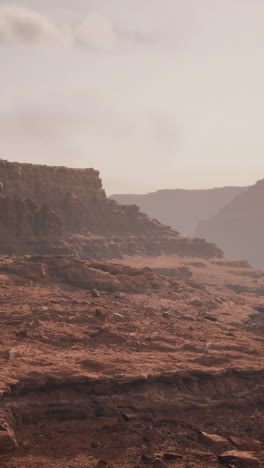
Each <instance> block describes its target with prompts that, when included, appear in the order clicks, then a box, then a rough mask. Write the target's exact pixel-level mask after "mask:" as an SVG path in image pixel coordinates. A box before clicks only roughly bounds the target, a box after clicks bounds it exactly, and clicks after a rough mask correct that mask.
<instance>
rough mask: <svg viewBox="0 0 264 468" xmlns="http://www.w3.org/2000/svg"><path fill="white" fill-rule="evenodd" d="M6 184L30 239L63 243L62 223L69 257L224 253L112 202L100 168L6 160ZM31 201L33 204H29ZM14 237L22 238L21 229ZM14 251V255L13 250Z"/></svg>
mask: <svg viewBox="0 0 264 468" xmlns="http://www.w3.org/2000/svg"><path fill="white" fill-rule="evenodd" d="M0 181H1V182H2V183H3V187H4V193H5V195H6V197H7V198H8V199H12V200H14V197H16V200H17V201H16V202H13V203H16V204H17V213H18V214H17V216H18V217H19V219H21V220H22V221H21V222H20V221H19V223H18V224H19V226H20V224H21V226H22V225H23V232H24V234H25V235H24V237H25V238H26V239H27V240H31V239H32V235H33V234H34V235H35V236H36V233H37V237H38V238H42V237H43V239H45V240H47V241H50V238H52V239H54V238H56V239H59V237H60V234H61V225H62V239H63V246H64V248H65V252H64V254H65V253H67V252H68V253H71V254H72V255H76V256H79V257H82V258H120V257H122V256H123V255H142V254H146V255H161V254H163V253H167V254H169V253H176V254H177V255H188V256H198V257H204V258H210V257H214V256H215V257H221V256H222V255H223V254H222V252H221V250H220V249H218V248H217V247H216V246H215V245H214V244H209V243H208V242H205V241H203V240H198V239H189V238H184V237H181V236H180V235H179V233H178V232H176V231H172V230H171V228H170V227H168V226H165V225H163V224H161V223H160V222H159V221H157V220H155V219H151V218H149V217H148V216H147V215H145V214H144V213H141V212H140V210H139V208H138V207H137V206H136V205H131V206H126V205H119V204H118V203H117V202H115V201H113V200H110V199H109V198H107V197H106V194H105V192H104V190H103V188H102V182H101V179H100V178H99V172H98V171H95V170H94V169H70V168H66V167H49V166H40V165H33V164H20V163H10V162H8V161H3V160H0ZM28 199H30V200H33V202H32V201H30V202H29V201H26V202H25V201H24V200H28ZM43 205H44V206H43ZM19 206H20V207H21V211H22V212H21V213H20V209H19ZM24 206H32V210H33V211H34V210H35V211H36V212H37V213H39V215H38V216H37V215H33V214H32V215H30V214H27V215H25V214H24V211H23V210H24V208H23V207H24ZM39 206H42V207H41V208H38V207H39ZM8 208H9V205H8ZM10 209H11V208H10ZM45 210H46V211H45ZM45 216H46V218H45ZM51 218H52V219H51ZM55 219H56V222H57V228H59V226H60V229H57V231H56V229H55V225H56V222H55ZM8 228H9V227H8V226H7V229H8ZM12 229H13V228H12ZM54 229H55V231H54ZM13 234H14V236H13V237H16V238H17V239H20V240H21V233H20V230H16V231H15V232H14V233H13ZM31 234H32V235H31ZM42 234H43V236H42ZM33 238H34V239H35V237H34V236H33ZM2 239H3V235H2ZM60 242H61V241H60ZM0 244H1V242H0ZM20 244H21V243H20ZM58 246H59V248H61V247H62V246H61V245H60V244H58ZM0 251H1V252H2V253H6V248H5V249H4V250H3V249H2V250H1V245H0ZM10 253H13V250H12V249H11V250H10ZM20 253H23V251H20ZM24 253H28V251H26V252H24ZM32 253H35V250H34V251H33V252H32Z"/></svg>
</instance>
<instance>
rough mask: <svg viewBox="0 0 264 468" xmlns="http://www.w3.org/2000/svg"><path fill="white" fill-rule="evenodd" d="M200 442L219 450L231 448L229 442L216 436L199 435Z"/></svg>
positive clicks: (203, 433)
mask: <svg viewBox="0 0 264 468" xmlns="http://www.w3.org/2000/svg"><path fill="white" fill-rule="evenodd" d="M199 437H200V440H201V441H202V442H203V443H204V444H205V445H208V446H211V447H214V448H216V449H219V450H227V449H229V448H231V444H230V442H229V441H228V440H227V439H225V438H224V437H221V436H219V435H216V434H207V433H206V432H200V433H199Z"/></svg>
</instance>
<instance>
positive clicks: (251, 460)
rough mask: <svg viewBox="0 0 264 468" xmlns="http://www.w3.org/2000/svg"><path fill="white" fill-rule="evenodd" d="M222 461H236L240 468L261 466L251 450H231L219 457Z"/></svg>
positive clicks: (258, 467)
mask: <svg viewBox="0 0 264 468" xmlns="http://www.w3.org/2000/svg"><path fill="white" fill-rule="evenodd" d="M218 460H219V461H220V462H221V463H231V464H232V463H234V464H235V466H238V467H239V468H260V467H261V463H260V461H259V460H258V459H257V458H256V457H255V456H254V455H252V453H250V452H242V451H241V452H240V451H238V450H231V451H230V452H225V453H223V454H222V455H220V456H219V457H218Z"/></svg>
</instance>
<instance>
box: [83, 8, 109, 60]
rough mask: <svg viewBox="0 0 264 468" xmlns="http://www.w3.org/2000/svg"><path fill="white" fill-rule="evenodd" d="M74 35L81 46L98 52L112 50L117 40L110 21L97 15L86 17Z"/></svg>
mask: <svg viewBox="0 0 264 468" xmlns="http://www.w3.org/2000/svg"><path fill="white" fill-rule="evenodd" d="M75 34H76V38H77V40H78V42H79V43H80V44H81V45H83V46H86V47H89V48H91V49H94V50H97V51H100V52H108V51H111V50H113V49H114V47H115V45H116V43H117V39H118V38H117V34H116V31H115V28H114V25H113V23H112V22H111V20H110V19H108V18H107V17H106V16H103V15H100V14H98V13H92V14H90V15H88V16H87V17H86V18H85V19H84V21H82V22H81V23H80V25H79V26H78V27H77V29H76V32H75Z"/></svg>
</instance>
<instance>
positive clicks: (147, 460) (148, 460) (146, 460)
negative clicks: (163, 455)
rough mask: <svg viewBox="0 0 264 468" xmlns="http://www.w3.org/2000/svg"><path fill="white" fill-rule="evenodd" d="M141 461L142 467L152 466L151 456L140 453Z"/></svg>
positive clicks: (152, 459)
mask: <svg viewBox="0 0 264 468" xmlns="http://www.w3.org/2000/svg"><path fill="white" fill-rule="evenodd" d="M141 460H142V462H143V463H144V465H152V464H153V463H154V458H153V456H151V455H146V454H145V453H142V456H141Z"/></svg>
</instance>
